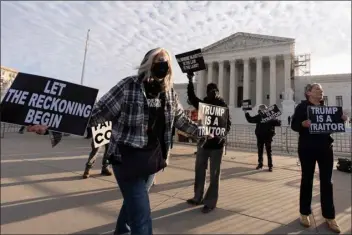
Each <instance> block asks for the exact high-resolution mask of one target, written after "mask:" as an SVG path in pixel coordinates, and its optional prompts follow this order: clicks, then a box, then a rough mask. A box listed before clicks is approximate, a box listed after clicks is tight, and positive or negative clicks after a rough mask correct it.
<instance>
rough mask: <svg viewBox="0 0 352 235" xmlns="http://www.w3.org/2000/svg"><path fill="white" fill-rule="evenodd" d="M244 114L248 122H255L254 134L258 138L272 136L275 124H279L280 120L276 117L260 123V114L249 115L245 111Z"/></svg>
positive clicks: (269, 137)
mask: <svg viewBox="0 0 352 235" xmlns="http://www.w3.org/2000/svg"><path fill="white" fill-rule="evenodd" d="M245 116H246V119H247V121H248V122H249V123H256V127H255V135H256V136H257V137H258V138H260V139H271V138H273V137H274V136H275V126H281V121H280V120H277V119H272V120H270V121H268V122H265V123H261V121H262V117H261V116H260V114H257V115H255V116H253V117H251V116H250V115H249V113H245Z"/></svg>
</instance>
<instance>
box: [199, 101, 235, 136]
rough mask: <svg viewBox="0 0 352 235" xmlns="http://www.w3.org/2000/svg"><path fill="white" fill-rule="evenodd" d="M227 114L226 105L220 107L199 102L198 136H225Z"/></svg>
mask: <svg viewBox="0 0 352 235" xmlns="http://www.w3.org/2000/svg"><path fill="white" fill-rule="evenodd" d="M228 115H229V110H228V108H227V107H220V106H215V105H209V104H204V103H199V109H198V121H199V122H200V124H199V126H198V129H199V130H198V136H200V137H202V136H208V135H210V134H212V135H214V136H218V137H224V136H226V125H227V119H228Z"/></svg>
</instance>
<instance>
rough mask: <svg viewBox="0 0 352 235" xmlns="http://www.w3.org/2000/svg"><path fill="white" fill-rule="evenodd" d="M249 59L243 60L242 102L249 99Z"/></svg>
mask: <svg viewBox="0 0 352 235" xmlns="http://www.w3.org/2000/svg"><path fill="white" fill-rule="evenodd" d="M249 79H250V78H249V58H245V59H243V100H247V99H250V98H249V96H250V92H249V91H250V87H249V86H250V80H249Z"/></svg>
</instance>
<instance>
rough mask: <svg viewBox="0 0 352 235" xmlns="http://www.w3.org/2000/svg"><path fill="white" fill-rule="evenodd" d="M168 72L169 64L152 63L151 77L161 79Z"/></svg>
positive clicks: (164, 62)
mask: <svg viewBox="0 0 352 235" xmlns="http://www.w3.org/2000/svg"><path fill="white" fill-rule="evenodd" d="M168 72H169V63H168V62H166V61H163V62H157V63H154V64H153V66H152V69H151V73H152V77H153V78H156V79H163V78H165V77H166V75H167V73H168Z"/></svg>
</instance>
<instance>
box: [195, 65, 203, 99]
mask: <svg viewBox="0 0 352 235" xmlns="http://www.w3.org/2000/svg"><path fill="white" fill-rule="evenodd" d="M201 76H202V74H201V71H198V72H196V76H195V79H196V81H197V96H198V97H201V96H202V88H203V84H202V80H203V79H202V77H201Z"/></svg>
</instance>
